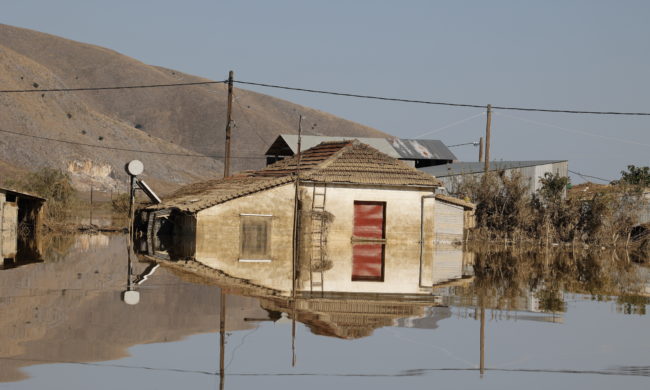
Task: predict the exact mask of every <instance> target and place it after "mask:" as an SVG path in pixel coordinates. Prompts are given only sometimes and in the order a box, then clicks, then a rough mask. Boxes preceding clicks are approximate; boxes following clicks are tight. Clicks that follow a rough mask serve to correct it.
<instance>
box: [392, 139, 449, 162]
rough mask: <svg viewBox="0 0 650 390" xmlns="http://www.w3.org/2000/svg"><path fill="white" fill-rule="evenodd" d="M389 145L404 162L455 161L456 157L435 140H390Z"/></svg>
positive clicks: (440, 142)
mask: <svg viewBox="0 0 650 390" xmlns="http://www.w3.org/2000/svg"><path fill="white" fill-rule="evenodd" d="M390 143H391V145H392V146H393V148H394V149H395V151H396V152H397V154H399V156H400V157H399V158H402V159H405V160H456V156H455V155H454V154H453V153H452V152H451V150H449V148H448V147H447V146H445V144H443V143H442V141H439V140H435V139H400V138H395V139H392V140H390Z"/></svg>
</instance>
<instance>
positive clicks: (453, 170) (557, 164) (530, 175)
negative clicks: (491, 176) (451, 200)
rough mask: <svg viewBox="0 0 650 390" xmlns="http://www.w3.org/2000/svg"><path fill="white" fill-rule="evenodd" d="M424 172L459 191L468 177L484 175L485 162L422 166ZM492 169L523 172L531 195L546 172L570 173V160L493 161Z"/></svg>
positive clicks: (539, 185) (556, 173) (446, 186)
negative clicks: (459, 187)
mask: <svg viewBox="0 0 650 390" xmlns="http://www.w3.org/2000/svg"><path fill="white" fill-rule="evenodd" d="M420 170H422V171H423V172H426V173H428V174H430V175H433V176H435V177H436V178H437V179H438V180H440V181H442V182H443V183H444V186H445V188H446V189H447V192H448V193H450V194H457V193H458V186H459V185H460V184H461V183H462V182H463V181H464V180H467V179H470V180H473V179H478V178H480V177H482V176H483V173H484V172H485V163H483V162H454V163H450V164H443V165H436V166H430V167H423V168H420ZM490 171H503V172H504V173H505V174H507V175H512V174H513V173H515V172H517V173H519V174H521V176H522V178H523V180H524V182H525V183H526V184H527V186H528V193H529V194H530V195H532V194H534V193H535V192H537V190H539V189H540V187H541V184H540V182H539V179H540V178H542V177H544V174H546V173H553V174H555V175H560V176H562V177H567V176H568V175H569V162H568V161H567V160H533V161H492V162H490Z"/></svg>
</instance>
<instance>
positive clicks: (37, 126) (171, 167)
mask: <svg viewBox="0 0 650 390" xmlns="http://www.w3.org/2000/svg"><path fill="white" fill-rule="evenodd" d="M193 81H206V80H205V79H203V78H199V77H196V76H192V75H188V74H184V73H181V72H178V71H174V70H170V69H165V68H161V67H156V66H151V65H147V64H144V63H142V62H139V61H137V60H135V59H133V58H129V57H127V56H124V55H121V54H119V53H117V52H114V51H112V50H108V49H105V48H102V47H98V46H93V45H89V44H84V43H79V42H74V41H70V40H67V39H63V38H59V37H56V36H52V35H48V34H44V33H40V32H36V31H32V30H27V29H22V28H17V27H12V26H7V25H2V24H0V85H1V86H2V87H1V88H0V89H3V90H11V89H36V90H38V89H49V88H76V87H94V86H115V85H143V84H169V83H180V82H193ZM226 98H227V95H226V87H225V85H222V84H216V85H203V86H186V87H173V88H147V89H129V90H111V91H92V92H88V91H85V92H45V93H28V94H6V93H0V130H5V132H2V133H1V135H0V169H2V171H1V172H0V174H2V173H5V172H10V171H11V169H9V168H8V166H7V165H6V164H9V166H13V167H14V168H19V169H24V168H27V169H35V168H37V167H40V166H55V167H60V168H63V169H67V170H68V171H70V172H71V173H73V174H74V177H75V179H76V184H77V186H78V187H81V188H83V187H84V185H87V184H88V183H90V182H93V183H94V185H98V184H100V185H102V186H103V187H104V188H105V189H109V188H116V186H119V185H121V183H124V182H125V181H126V175H125V174H124V173H123V169H122V167H123V165H124V163H125V162H127V161H129V160H130V159H133V158H139V159H141V160H143V162H144V163H145V171H146V174H147V177H146V178H148V179H150V180H151V181H152V182H153V183H159V184H160V185H163V184H171V185H174V186H175V185H178V184H182V183H187V182H191V181H195V180H198V179H207V178H214V177H219V176H220V175H221V173H222V169H223V164H222V159H220V158H219V156H222V155H223V150H224V145H223V144H224V139H225V136H224V129H225V112H226ZM300 114H302V115H305V116H306V117H307V118H308V121H309V122H308V126H306V128H307V129H309V130H308V131H311V133H316V134H321V135H357V136H383V135H385V134H384V133H381V132H379V131H377V130H374V129H372V128H369V127H366V126H363V125H360V124H357V123H353V122H350V121H347V120H344V119H341V118H337V117H335V116H333V115H329V114H327V113H323V112H321V111H317V110H313V109H310V108H306V107H303V106H299V105H296V104H293V103H290V102H287V101H284V100H281V99H277V98H273V97H270V96H267V95H262V94H259V93H255V92H251V91H246V90H243V89H239V88H236V89H235V103H234V105H233V118H234V121H235V126H236V127H235V129H234V132H233V155H234V156H239V157H240V158H236V159H234V160H233V162H232V164H233V167H234V170H235V171H236V170H241V169H251V168H259V167H261V166H262V165H263V162H264V160H263V159H262V158H261V157H262V154H263V153H264V151H265V150H266V148H267V147H268V146H269V145H270V143H271V142H272V141H273V140H274V139H275V137H277V135H278V134H280V133H295V132H296V127H297V118H298V115H300ZM6 131H11V132H16V133H22V134H29V135H32V137H25V136H20V135H15V134H11V133H7V132H6ZM34 136H35V137H42V138H54V139H63V140H67V141H70V142H73V143H61V142H53V141H50V140H44V139H42V138H34ZM74 143H84V144H92V145H97V146H100V147H88V146H80V145H76V144H74ZM109 148H113V149H109ZM119 149H137V150H146V151H154V152H157V153H159V154H153V153H146V154H145V153H136V152H129V151H124V150H119ZM169 154H174V155H169ZM186 154H201V155H207V156H217V158H216V159H212V158H207V157H200V158H197V157H186V156H179V155H186ZM1 160H3V161H4V163H5V164H2V163H1ZM12 169H13V168H12Z"/></svg>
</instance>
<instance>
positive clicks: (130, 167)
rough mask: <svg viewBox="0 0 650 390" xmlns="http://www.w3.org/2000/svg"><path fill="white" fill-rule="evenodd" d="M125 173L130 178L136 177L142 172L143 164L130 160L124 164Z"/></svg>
mask: <svg viewBox="0 0 650 390" xmlns="http://www.w3.org/2000/svg"><path fill="white" fill-rule="evenodd" d="M125 168H126V173H128V174H129V175H131V176H138V175H139V174H141V173H142V172H143V171H144V164H142V161H140V160H132V161H130V162H129V163H128V164H126V167H125Z"/></svg>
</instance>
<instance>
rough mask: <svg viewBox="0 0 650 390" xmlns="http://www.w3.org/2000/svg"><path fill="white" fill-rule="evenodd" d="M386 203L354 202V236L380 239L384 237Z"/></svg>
mask: <svg viewBox="0 0 650 390" xmlns="http://www.w3.org/2000/svg"><path fill="white" fill-rule="evenodd" d="M385 216H386V203H384V202H354V232H353V233H352V234H353V235H354V237H355V238H362V239H364V238H365V239H371V240H373V239H374V240H381V239H383V238H384V226H385V224H384V220H385Z"/></svg>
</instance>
